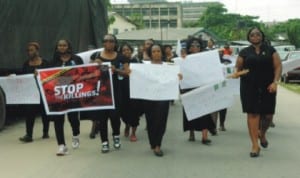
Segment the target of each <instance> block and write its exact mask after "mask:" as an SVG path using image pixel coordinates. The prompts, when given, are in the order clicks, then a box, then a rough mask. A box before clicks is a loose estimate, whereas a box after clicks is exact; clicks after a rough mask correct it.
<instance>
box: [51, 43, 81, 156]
mask: <svg viewBox="0 0 300 178" xmlns="http://www.w3.org/2000/svg"><path fill="white" fill-rule="evenodd" d="M80 64H83V61H82V59H81V58H80V57H79V56H77V55H74V54H73V52H72V47H71V43H70V42H69V41H68V40H64V39H62V40H59V41H58V42H57V45H56V47H55V53H54V57H53V64H52V66H53V67H62V66H73V65H80ZM67 115H68V120H69V122H70V124H71V127H72V132H73V138H72V147H73V148H74V149H76V148H78V147H79V134H80V121H79V113H78V112H69V113H68V114H67ZM51 117H53V120H54V128H55V134H56V140H57V144H58V146H59V147H58V151H57V153H56V155H57V156H63V155H65V154H67V153H68V148H67V146H66V143H65V136H64V122H65V115H55V116H51Z"/></svg>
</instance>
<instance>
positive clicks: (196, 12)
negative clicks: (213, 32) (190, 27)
mask: <svg viewBox="0 0 300 178" xmlns="http://www.w3.org/2000/svg"><path fill="white" fill-rule="evenodd" d="M129 2H130V3H129V4H113V5H112V11H114V12H117V13H118V14H120V15H122V16H125V17H130V16H132V15H134V14H135V15H136V14H139V15H141V17H142V18H143V21H144V25H145V28H165V27H171V28H181V27H184V24H185V23H192V22H196V21H197V20H198V19H199V18H200V16H201V15H202V14H203V13H204V12H205V10H206V8H207V6H208V5H209V4H212V3H217V2H204V3H193V2H183V3H181V2H165V1H164V0H156V1H155V0H152V1H149V0H147V1H146V0H131V1H129Z"/></svg>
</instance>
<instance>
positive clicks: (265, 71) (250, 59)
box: [239, 45, 276, 86]
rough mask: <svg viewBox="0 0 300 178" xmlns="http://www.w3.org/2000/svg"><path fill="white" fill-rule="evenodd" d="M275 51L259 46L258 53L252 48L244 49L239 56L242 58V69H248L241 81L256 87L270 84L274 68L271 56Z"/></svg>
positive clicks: (270, 47) (266, 46) (265, 46)
mask: <svg viewBox="0 0 300 178" xmlns="http://www.w3.org/2000/svg"><path fill="white" fill-rule="evenodd" d="M275 52H276V50H275V49H274V48H273V47H272V46H269V45H261V47H260V52H259V54H257V53H256V52H255V48H254V46H252V45H251V46H249V47H247V48H244V49H243V50H242V51H241V52H240V53H239V56H240V57H242V58H243V69H249V73H248V74H247V75H244V76H242V77H241V81H244V80H247V81H248V82H251V83H252V84H256V85H258V86H265V85H269V84H270V83H272V81H273V79H274V66H273V57H272V55H273V54H274V53H275Z"/></svg>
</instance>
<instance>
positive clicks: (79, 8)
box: [0, 0, 108, 130]
mask: <svg viewBox="0 0 300 178" xmlns="http://www.w3.org/2000/svg"><path fill="white" fill-rule="evenodd" d="M107 2H108V1H106V0H76V1H74V0H64V1H61V0H51V1H49V0H27V1H24V0H1V1H0V12H1V13H0V22H1V23H0V37H1V43H0V76H2V77H3V76H7V75H10V74H12V73H14V74H17V75H18V74H21V73H22V72H21V68H22V65H23V63H24V62H25V60H26V46H27V43H28V42H31V41H36V42H38V43H39V44H40V46H41V49H40V55H41V56H42V57H43V58H45V59H47V60H51V58H52V55H53V53H54V47H55V43H56V41H58V40H59V39H68V40H70V41H71V44H72V47H73V51H74V52H80V51H85V50H87V48H88V46H89V45H93V46H95V47H100V46H101V44H102V37H103V36H104V34H106V33H107V21H108V20H107V7H106V6H107V4H106V3H107ZM5 95H6V94H5V92H4V91H3V90H2V88H1V86H0V130H1V129H2V128H3V127H4V124H5V120H6V119H7V118H10V116H11V115H16V116H17V117H19V116H20V115H22V106H19V105H7V104H6V98H5ZM16 108H17V109H16ZM20 111H21V112H20Z"/></svg>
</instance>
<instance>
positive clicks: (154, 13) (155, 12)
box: [151, 8, 158, 16]
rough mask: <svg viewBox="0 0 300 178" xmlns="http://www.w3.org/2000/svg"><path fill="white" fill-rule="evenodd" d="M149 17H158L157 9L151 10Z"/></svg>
mask: <svg viewBox="0 0 300 178" xmlns="http://www.w3.org/2000/svg"><path fill="white" fill-rule="evenodd" d="M151 15H152V16H154V15H155V16H157V15H158V8H153V9H151Z"/></svg>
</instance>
